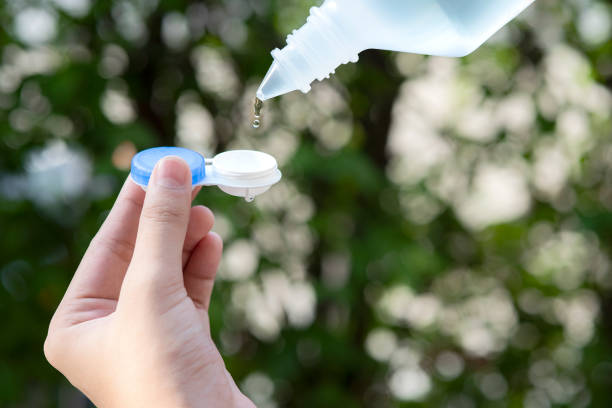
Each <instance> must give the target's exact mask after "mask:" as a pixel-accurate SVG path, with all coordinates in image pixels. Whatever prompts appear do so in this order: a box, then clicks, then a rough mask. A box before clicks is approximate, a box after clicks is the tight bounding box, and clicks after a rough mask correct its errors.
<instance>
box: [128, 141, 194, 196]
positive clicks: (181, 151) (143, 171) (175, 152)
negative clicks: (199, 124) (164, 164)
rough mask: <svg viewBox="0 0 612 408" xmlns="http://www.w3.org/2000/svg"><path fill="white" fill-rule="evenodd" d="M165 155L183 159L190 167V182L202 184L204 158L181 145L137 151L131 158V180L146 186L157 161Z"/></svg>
mask: <svg viewBox="0 0 612 408" xmlns="http://www.w3.org/2000/svg"><path fill="white" fill-rule="evenodd" d="M167 156H177V157H180V158H181V159H183V160H185V162H187V164H188V165H189V168H190V169H191V181H192V184H193V185H194V186H195V185H199V184H202V182H203V181H204V178H205V177H206V160H204V157H203V156H202V155H201V154H200V153H198V152H194V151H193V150H189V149H185V148H183V147H154V148H152V149H147V150H143V151H141V152H139V153H137V154H136V155H135V156H134V157H133V158H132V169H131V171H130V176H131V177H132V180H134V182H135V183H136V184H138V185H140V186H143V187H146V186H147V185H148V184H149V179H150V178H151V174H152V173H153V169H154V168H155V165H156V164H157V162H158V161H160V160H161V159H163V158H164V157H167Z"/></svg>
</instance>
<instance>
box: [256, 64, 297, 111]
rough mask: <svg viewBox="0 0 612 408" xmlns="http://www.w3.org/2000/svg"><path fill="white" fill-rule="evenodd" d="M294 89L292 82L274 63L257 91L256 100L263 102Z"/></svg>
mask: <svg viewBox="0 0 612 408" xmlns="http://www.w3.org/2000/svg"><path fill="white" fill-rule="evenodd" d="M296 89H297V88H296V87H295V85H294V84H293V82H292V81H291V80H290V79H289V78H287V75H286V74H284V73H283V72H282V70H280V69H279V64H278V62H276V61H274V62H273V63H272V66H271V67H270V69H269V70H268V73H267V74H266V76H265V77H264V80H263V81H262V82H261V85H260V86H259V89H258V90H257V98H258V99H260V100H262V101H265V100H266V99H270V98H274V97H276V96H279V95H283V94H286V93H288V92H291V91H295V90H296Z"/></svg>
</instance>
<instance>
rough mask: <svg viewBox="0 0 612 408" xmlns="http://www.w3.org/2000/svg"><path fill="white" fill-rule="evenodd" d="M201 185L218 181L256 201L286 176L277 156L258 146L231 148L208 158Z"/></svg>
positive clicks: (217, 182) (229, 192) (223, 188)
mask: <svg viewBox="0 0 612 408" xmlns="http://www.w3.org/2000/svg"><path fill="white" fill-rule="evenodd" d="M205 174H206V175H205V177H204V179H203V180H202V182H201V183H198V184H200V185H204V186H208V185H216V186H218V187H219V188H220V189H221V190H222V191H224V192H226V193H228V194H231V195H234V196H238V197H244V198H245V199H246V200H247V201H253V199H254V198H255V196H257V195H259V194H262V193H264V192H265V191H267V190H268V189H269V188H270V187H271V186H272V185H273V184H276V183H277V182H278V181H279V180H280V179H281V177H282V174H281V172H280V170H279V169H278V165H277V163H276V159H275V158H274V157H272V156H271V155H269V154H267V153H263V152H259V151H256V150H229V151H227V152H223V153H219V154H218V155H216V156H215V157H214V158H213V159H212V160H207V161H206V172H205Z"/></svg>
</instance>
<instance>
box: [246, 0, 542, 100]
mask: <svg viewBox="0 0 612 408" xmlns="http://www.w3.org/2000/svg"><path fill="white" fill-rule="evenodd" d="M533 1H534V0H326V1H325V2H324V3H323V5H322V6H321V7H319V8H317V7H313V8H312V9H311V10H310V17H308V20H307V22H306V24H304V26H302V28H300V29H299V30H296V31H294V32H293V34H291V35H289V36H288V37H287V46H286V47H285V48H283V49H282V50H279V49H278V48H277V49H275V50H274V51H272V56H273V57H274V63H273V64H272V66H271V67H270V70H269V71H268V73H267V74H266V77H265V78H264V80H263V82H262V83H261V86H260V87H259V90H258V91H257V97H258V98H259V99H261V100H262V101H263V100H266V99H270V98H273V97H275V96H278V95H282V94H285V93H287V92H291V91H294V90H298V89H299V90H301V91H302V92H308V91H309V90H310V84H311V83H312V82H313V81H314V80H315V79H318V80H319V81H321V80H323V79H325V78H328V77H329V75H330V74H332V73H333V72H334V71H335V69H336V68H337V67H338V66H340V65H342V64H346V63H348V62H356V61H357V59H358V54H359V53H360V52H361V51H363V50H366V49H370V48H377V49H384V50H392V51H403V52H411V53H416V54H427V55H440V56H448V57H461V56H464V55H467V54H469V53H471V52H472V51H474V50H476V49H477V48H478V47H479V46H480V45H481V44H482V43H483V42H485V41H486V40H487V39H488V38H489V37H491V36H492V35H493V34H494V33H495V32H496V31H498V30H499V29H500V28H501V27H503V26H504V25H505V24H506V23H508V22H509V21H510V20H512V19H513V18H514V17H516V16H517V15H518V14H519V13H520V12H521V11H523V10H524V9H525V8H527V7H528V6H529V5H530V4H531V3H533Z"/></svg>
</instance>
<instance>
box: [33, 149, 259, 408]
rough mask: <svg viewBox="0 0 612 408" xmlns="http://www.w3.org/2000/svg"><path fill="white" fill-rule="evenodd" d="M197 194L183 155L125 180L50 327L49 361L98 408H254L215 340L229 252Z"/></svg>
mask: <svg viewBox="0 0 612 408" xmlns="http://www.w3.org/2000/svg"><path fill="white" fill-rule="evenodd" d="M196 193H197V191H193V192H192V187H191V172H190V171H189V168H188V166H187V164H186V163H185V162H184V161H183V160H181V159H180V158H178V157H168V158H165V159H163V160H161V161H160V162H159V163H158V164H157V166H156V168H155V170H154V172H153V175H152V176H151V180H150V182H149V185H148V187H147V193H146V194H145V192H144V191H143V190H142V189H141V188H140V187H139V186H137V185H136V184H134V183H133V182H132V181H131V180H130V179H128V180H127V181H126V182H125V184H124V186H123V188H122V190H121V193H120V194H119V197H118V198H117V201H116V202H115V205H114V206H113V209H112V211H111V212H110V214H109V215H108V217H107V218H106V220H105V222H104V224H103V225H102V227H101V228H100V230H99V231H98V233H97V234H96V236H95V237H94V238H93V240H92V241H91V244H90V245H89V248H88V249H87V252H86V253H85V256H84V257H83V259H82V261H81V264H80V265H79V267H78V269H77V271H76V273H75V274H74V277H73V279H72V282H71V283H70V285H69V287H68V289H67V291H66V294H65V295H64V298H63V299H62V301H61V303H60V305H59V306H58V308H57V311H56V312H55V315H54V316H53V318H52V320H51V324H50V326H49V332H48V335H47V339H46V340H45V345H44V352H45V356H46V357H47V360H49V362H50V363H51V364H52V365H53V366H54V367H55V368H57V369H58V370H59V371H60V372H62V374H64V375H65V376H66V378H67V379H68V380H69V381H70V382H71V383H72V384H73V385H74V386H75V387H77V388H79V389H80V390H81V391H82V392H83V393H84V394H85V395H87V397H89V399H90V400H91V401H92V402H93V403H94V404H96V406H98V407H100V408H114V407H122V408H128V407H211V408H212V407H241V408H242V407H254V406H255V405H254V404H253V403H252V402H251V401H250V400H249V399H248V398H246V397H245V396H244V395H243V394H242V393H241V392H240V390H239V389H238V387H237V386H236V383H235V382H234V380H233V379H232V377H231V376H230V374H229V373H228V371H227V370H226V368H225V364H224V363H223V359H222V358H221V355H220V354H219V351H218V350H217V347H216V346H215V344H214V342H213V341H212V338H211V335H210V325H209V319H208V307H209V304H210V297H211V293H212V289H213V283H214V278H215V274H216V271H217V266H218V265H219V260H220V258H221V251H222V246H223V244H222V241H221V238H220V237H219V236H218V235H216V234H215V233H214V232H210V229H211V228H212V225H213V222H214V217H213V214H212V212H211V211H210V210H209V209H208V208H206V207H202V206H197V207H193V208H191V200H192V198H193V196H195V194H196Z"/></svg>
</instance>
